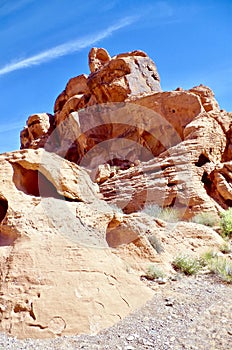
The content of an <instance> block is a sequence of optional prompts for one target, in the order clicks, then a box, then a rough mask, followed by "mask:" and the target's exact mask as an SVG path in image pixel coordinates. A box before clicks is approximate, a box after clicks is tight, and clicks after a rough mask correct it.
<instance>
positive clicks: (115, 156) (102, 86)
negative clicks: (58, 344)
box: [0, 48, 232, 338]
mask: <svg viewBox="0 0 232 350" xmlns="http://www.w3.org/2000/svg"><path fill="white" fill-rule="evenodd" d="M89 67H90V74H89V75H84V74H82V75H79V76H77V77H74V78H72V79H70V80H69V82H68V83H67V85H66V87H65V89H64V91H63V92H62V93H61V94H60V95H59V96H58V97H57V99H56V101H55V105H54V115H51V114H49V113H38V114H34V115H32V116H30V117H29V118H28V120H27V126H26V127H25V128H24V129H23V130H22V132H21V135H20V138H21V150H20V151H16V152H11V153H6V154H2V155H0V269H1V274H0V318H1V323H0V331H3V332H7V333H8V334H11V335H15V336H18V337H21V338H26V337H39V338H42V337H55V336H59V335H72V334H77V333H78V334H80V333H96V332H98V331H99V330H101V329H103V328H105V327H109V326H111V325H112V324H114V323H115V322H118V321H119V320H120V319H122V318H123V317H124V316H126V315H127V314H128V313H130V312H131V311H132V310H134V309H135V308H138V307H140V306H141V305H142V304H143V303H145V302H146V301H147V300H148V299H149V298H150V297H151V296H152V295H153V294H152V293H153V292H152V291H151V290H150V289H149V288H148V287H147V286H146V285H145V284H144V283H143V282H142V280H141V279H140V276H141V275H142V274H144V271H146V269H147V268H148V266H149V265H150V264H151V263H155V264H158V265H162V267H163V268H164V269H165V270H166V271H168V272H169V273H173V272H174V271H173V269H172V265H171V263H172V261H173V258H174V256H176V254H177V253H181V252H183V251H184V252H185V253H190V254H193V253H200V252H202V251H203V250H206V249H208V248H209V247H214V248H215V249H216V248H217V246H219V245H220V244H222V243H223V240H222V238H221V237H220V236H219V235H218V234H217V233H216V232H215V231H214V230H213V229H211V228H206V227H204V226H203V225H198V224H194V223H192V222H188V221H187V220H189V219H190V218H192V216H194V215H195V214H196V213H199V212H202V211H206V212H209V213H210V215H215V216H217V215H218V214H219V213H220V211H223V210H224V209H227V208H228V207H230V206H231V204H232V186H231V180H232V161H231V154H232V136H231V135H232V119H231V114H230V113H227V112H225V111H222V110H220V108H219V106H218V103H217V101H216V99H215V97H214V94H213V92H212V91H211V90H210V89H209V88H208V87H205V86H203V85H200V86H198V87H194V88H192V89H190V90H183V89H181V88H178V89H176V90H175V91H166V92H162V90H161V87H160V78H159V75H158V72H157V69H156V66H155V64H154V62H153V61H152V60H151V59H150V58H149V57H148V56H147V55H146V54H145V53H144V52H142V51H133V52H130V53H125V54H120V55H117V56H114V57H110V55H109V54H108V52H107V51H106V50H104V49H97V48H93V49H92V50H91V51H90V53H89ZM149 206H150V208H151V209H152V210H153V211H154V210H155V208H156V207H157V206H158V207H159V208H161V207H163V208H166V207H168V208H172V209H173V210H174V211H176V212H178V214H179V222H176V223H167V222H165V221H163V220H161V219H160V218H159V216H158V215H156V213H153V215H152V216H151V215H148V214H146V210H143V209H144V208H145V209H146V208H149ZM120 208H121V210H120ZM152 242H153V243H152ZM141 295H142V298H141Z"/></svg>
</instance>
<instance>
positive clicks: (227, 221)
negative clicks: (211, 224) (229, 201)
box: [220, 208, 232, 237]
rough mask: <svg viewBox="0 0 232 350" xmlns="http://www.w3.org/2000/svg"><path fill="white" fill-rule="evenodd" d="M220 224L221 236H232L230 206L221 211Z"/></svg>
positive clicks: (231, 211) (231, 210) (231, 212)
mask: <svg viewBox="0 0 232 350" xmlns="http://www.w3.org/2000/svg"><path fill="white" fill-rule="evenodd" d="M220 226H221V230H222V236H224V237H232V208H229V209H228V210H226V211H224V212H223V213H221V220H220Z"/></svg>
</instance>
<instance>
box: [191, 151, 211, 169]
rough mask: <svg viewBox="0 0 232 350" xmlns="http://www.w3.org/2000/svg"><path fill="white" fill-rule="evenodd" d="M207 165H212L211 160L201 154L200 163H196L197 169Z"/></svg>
mask: <svg viewBox="0 0 232 350" xmlns="http://www.w3.org/2000/svg"><path fill="white" fill-rule="evenodd" d="M206 163H210V160H209V158H207V157H206V156H205V155H204V154H201V155H200V157H199V158H198V161H197V162H196V163H195V165H196V166H197V167H201V166H203V165H205V164H206Z"/></svg>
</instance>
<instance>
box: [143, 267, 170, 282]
mask: <svg viewBox="0 0 232 350" xmlns="http://www.w3.org/2000/svg"><path fill="white" fill-rule="evenodd" d="M145 277H146V278H147V279H149V280H154V279H157V278H165V277H166V274H165V272H164V271H163V270H161V269H160V268H158V267H157V266H155V265H151V266H149V267H148V269H147V272H146V275H145Z"/></svg>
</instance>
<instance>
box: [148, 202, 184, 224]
mask: <svg viewBox="0 0 232 350" xmlns="http://www.w3.org/2000/svg"><path fill="white" fill-rule="evenodd" d="M142 212H143V213H145V214H147V215H150V216H152V217H155V218H159V219H162V220H164V221H167V222H177V221H179V212H178V210H177V209H174V208H161V207H160V206H159V205H157V204H150V205H147V206H146V207H144V209H143V210H142Z"/></svg>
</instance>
